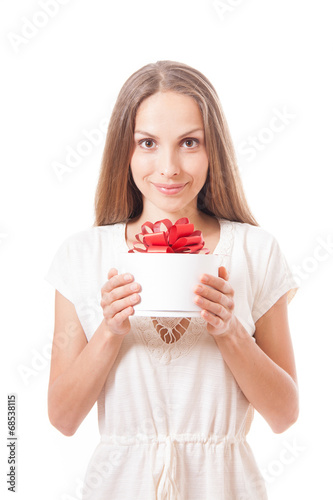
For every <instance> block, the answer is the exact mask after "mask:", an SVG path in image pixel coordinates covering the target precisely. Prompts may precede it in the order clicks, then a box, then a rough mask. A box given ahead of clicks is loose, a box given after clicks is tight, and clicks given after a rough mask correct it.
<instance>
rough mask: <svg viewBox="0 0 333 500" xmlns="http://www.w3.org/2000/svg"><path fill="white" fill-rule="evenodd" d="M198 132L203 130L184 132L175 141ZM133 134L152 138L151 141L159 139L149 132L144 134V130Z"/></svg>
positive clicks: (196, 129)
mask: <svg viewBox="0 0 333 500" xmlns="http://www.w3.org/2000/svg"><path fill="white" fill-rule="evenodd" d="M199 131H200V132H204V129H203V128H195V129H193V130H190V131H189V132H185V134H182V135H180V136H179V137H177V139H181V138H182V137H184V136H185V135H190V134H193V133H194V132H199ZM134 134H141V135H147V136H148V137H152V138H153V139H159V137H158V136H157V135H154V134H150V133H149V132H145V131H144V130H135V131H134Z"/></svg>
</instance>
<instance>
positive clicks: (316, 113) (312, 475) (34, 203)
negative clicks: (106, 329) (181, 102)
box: [0, 0, 333, 500]
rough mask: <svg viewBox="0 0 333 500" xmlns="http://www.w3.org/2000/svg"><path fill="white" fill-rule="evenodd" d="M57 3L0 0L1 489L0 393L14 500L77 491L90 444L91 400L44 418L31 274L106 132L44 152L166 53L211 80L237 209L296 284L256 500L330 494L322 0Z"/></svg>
mask: <svg viewBox="0 0 333 500" xmlns="http://www.w3.org/2000/svg"><path fill="white" fill-rule="evenodd" d="M54 1H55V0H54ZM44 3H45V4H46V3H47V2H46V0H45V2H44ZM51 3H52V2H50V4H51ZM55 3H56V5H58V7H59V8H58V11H57V12H56V11H55V9H54V8H53V11H54V12H53V14H52V16H51V14H49V15H48V14H44V15H43V14H41V12H44V13H45V9H43V8H42V7H41V5H42V4H43V1H42V0H41V1H33V0H29V1H27V0H25V1H23V0H20V1H16V2H11V1H10V0H2V2H1V7H0V9H1V12H0V18H1V48H0V50H1V61H2V64H1V66H2V77H1V85H2V90H1V139H2V141H1V142H2V147H1V153H2V161H1V185H0V190H1V191H0V200H1V211H0V259H1V297H0V299H1V341H2V349H1V358H2V359H1V368H2V370H3V371H2V375H1V401H0V409H1V420H0V426H1V433H2V434H1V436H2V437H1V442H0V448H1V453H0V457H1V478H0V480H1V481H0V482H1V493H2V492H5V494H7V495H9V493H8V492H6V484H5V483H6V473H7V472H8V464H7V448H6V420H7V413H6V401H7V393H12V392H14V393H16V394H17V398H18V421H17V423H18V443H17V444H18V448H17V453H18V482H17V494H16V497H15V498H17V499H27V498H34V499H35V500H45V499H47V500H66V499H67V500H68V499H70V500H74V499H75V500H78V499H79V498H80V497H79V495H78V494H77V493H78V488H77V486H78V485H79V484H80V482H81V481H82V480H83V477H84V473H85V470H86V467H87V464H88V461H89V459H90V456H91V454H92V452H93V450H94V448H95V446H96V444H97V442H98V438H99V435H98V428H97V411H96V405H95V406H94V408H93V409H92V411H91V412H90V414H89V415H88V417H87V418H86V419H85V421H84V422H83V423H82V425H81V426H80V428H79V429H78V431H77V432H76V434H75V435H74V436H73V437H65V436H63V435H62V434H61V433H60V432H59V431H57V430H56V429H55V428H53V427H52V426H51V424H50V423H49V420H48V416H47V384H48V376H49V353H50V347H51V341H52V335H53V319H54V317H53V315H54V290H53V289H52V287H51V286H50V285H49V284H48V283H47V282H46V281H44V275H45V274H46V271H47V269H48V267H49V265H50V262H51V260H52V258H53V256H54V254H55V252H56V250H57V248H58V247H59V245H60V243H61V242H62V241H63V240H64V239H65V238H66V237H67V236H69V235H71V234H73V233H75V232H77V231H80V230H83V229H87V228H88V227H91V226H92V224H93V220H94V214H93V198H94V192H95V187H96V183H97V179H98V173H99V166H100V161H101V155H102V151H103V145H104V139H103V142H101V143H100V144H99V145H93V146H92V147H91V151H90V153H89V154H87V155H86V156H85V157H83V156H81V159H80V161H79V162H78V165H77V166H76V167H75V168H74V169H72V170H71V171H70V172H67V173H66V174H64V175H63V176H62V178H61V180H60V179H59V177H57V175H56V173H55V170H54V162H59V163H65V160H66V154H67V153H68V151H69V148H74V149H76V148H77V146H78V144H79V142H80V141H82V140H84V139H85V135H84V131H88V132H89V131H91V130H93V129H96V128H98V127H99V126H100V123H101V121H102V120H105V119H106V120H108V119H109V117H110V114H111V111H112V107H113V103H114V101H115V99H116V96H117V94H118V92H119V90H120V87H121V86H122V84H123V83H124V81H125V80H126V79H127V78H128V77H129V76H130V75H131V74H132V73H133V72H134V71H135V70H137V69H139V68H140V67H142V66H143V65H145V64H147V63H149V62H155V61H157V60H163V59H171V60H175V61H181V62H184V63H187V64H189V65H192V66H194V67H195V68H197V69H199V70H200V71H201V72H203V73H204V74H205V75H206V76H207V77H208V78H209V79H210V80H211V82H212V84H213V85H214V87H215V88H216V90H217V92H218V94H219V96H220V99H221V103H222V106H223V109H224V112H225V114H226V117H227V120H228V123H229V126H230V129H231V133H232V137H233V140H234V143H235V146H236V149H237V152H238V161H239V167H240V169H241V172H242V179H243V183H244V189H245V192H246V195H247V198H248V201H249V204H250V207H251V208H252V210H253V213H254V215H255V217H256V218H257V220H258V222H259V224H260V225H261V226H262V227H263V228H265V229H266V230H268V231H270V232H271V233H272V234H274V235H275V237H276V238H277V239H278V241H279V243H280V246H281V248H282V250H283V251H284V253H285V255H286V257H287V260H288V262H289V264H290V266H291V268H292V269H293V270H294V273H295V275H296V274H297V276H301V277H300V279H299V280H300V285H301V288H300V289H299V291H298V292H297V294H296V296H295V298H294V299H293V301H292V302H291V304H290V306H289V317H290V329H291V333H292V337H293V344H294V350H295V356H296V361H297V368H298V378H299V386H300V400H301V413H300V417H299V420H298V421H297V423H296V424H294V425H293V426H292V427H291V428H290V429H288V431H286V432H285V433H283V434H280V435H277V434H273V432H272V431H271V430H270V428H269V426H268V424H267V423H266V422H265V421H264V420H263V419H262V417H261V416H260V415H259V414H258V413H256V415H255V420H254V423H253V426H252V428H251V431H250V434H249V442H250V444H251V446H252V449H253V451H254V454H255V456H256V459H257V462H258V464H259V467H260V468H261V470H262V471H263V472H264V474H265V477H266V478H267V488H268V492H269V498H270V500H278V499H281V498H283V499H284V500H292V499H294V498H303V499H304V498H319V499H322V498H330V496H331V494H332V486H331V485H332V482H331V477H332V468H331V465H332V459H331V449H332V433H331V420H332V414H331V412H330V404H331V397H332V396H331V395H332V391H331V384H330V381H331V380H332V371H331V368H330V363H331V358H332V354H331V348H332V340H331V337H332V321H331V316H332V292H331V283H330V280H328V279H327V277H328V276H331V277H332V276H333V275H332V267H333V265H332V262H333V249H332V239H333V228H332V221H331V216H332V201H331V190H332V183H331V182H330V180H331V170H332V145H331V144H332V143H331V135H332V126H331V125H332V111H333V110H332V97H331V96H332V88H333V82H332V72H331V56H332V35H331V33H332V27H331V16H330V7H331V5H330V2H329V1H323V0H318V1H317V2H313V1H308V0H306V1H305V0H302V1H301V0H294V1H292V2H291V1H290V0H280V1H279V2H276V1H274V2H273V1H268V0H243V1H242V0H238V1H237V0H226V1H225V2H222V1H221V2H220V7H217V6H216V5H214V2H213V1H203V0H201V1H200V0H191V1H190V0H178V1H174V0H168V2H157V1H156V0H155V1H150V0H142V1H141V2H140V1H134V0H127V1H124V2H120V1H119V2H112V1H102V0H95V1H94V2H93V1H90V2H89V1H86V0H81V1H78V0H71V1H65V0H62V5H60V2H59V3H57V2H56V1H55ZM53 4H54V2H53ZM30 23H34V24H35V25H38V26H39V27H36V26H35V28H33V25H31V24H30ZM42 24H44V25H43V26H41V25H42ZM20 37H21V38H20ZM28 37H29V38H28ZM276 110H277V111H278V112H280V113H282V112H284V113H287V116H289V118H287V119H285V122H286V123H284V124H283V122H281V121H280V122H279V123H280V127H281V130H280V131H279V132H273V133H271V132H269V131H267V127H269V126H270V123H272V122H271V120H272V118H273V117H274V116H275V113H276ZM265 129H266V130H265ZM250 137H252V138H253V137H254V138H256V140H258V141H259V146H260V151H259V150H254V154H253V155H251V161H249V159H250V155H249V154H245V153H244V143H246V142H248V141H249V140H251V139H249V138H250ZM265 141H266V143H265ZM252 156H253V158H252ZM323 242H324V243H323ZM325 242H328V243H326V244H325ZM329 242H331V243H329ZM325 245H326V246H325ZM110 266H111V263H110ZM23 370H24V371H25V372H26V375H25V377H24V376H23V375H22V373H23ZM28 370H30V372H27V371H28ZM27 373H28V374H27ZM290 449H292V450H293V451H292V452H291V451H290ZM288 450H289V451H288ZM76 490H77V491H76ZM2 498H3V496H2ZM6 498H7V496H6ZM8 498H12V496H8ZM203 500H209V499H203Z"/></svg>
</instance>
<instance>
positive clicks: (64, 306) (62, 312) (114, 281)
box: [48, 269, 140, 436]
mask: <svg viewBox="0 0 333 500" xmlns="http://www.w3.org/2000/svg"><path fill="white" fill-rule="evenodd" d="M108 278H109V280H108V281H107V282H106V283H105V285H104V286H103V288H102V301H101V306H102V308H103V315H104V319H103V321H102V322H101V324H100V325H99V327H98V328H97V330H96V332H95V333H94V334H93V336H92V338H91V339H90V341H89V342H87V339H86V336H85V334H84V331H83V329H82V326H81V323H80V321H79V318H78V316H77V314H76V310H75V307H74V305H73V304H72V302H70V301H69V300H67V299H66V298H65V297H64V296H63V295H61V294H60V293H59V292H58V291H56V298H55V328H54V337H53V346H52V357H51V370H50V379H49V389H48V414H49V419H50V422H51V423H52V425H53V426H54V427H56V428H57V429H58V430H59V431H60V432H62V433H63V434H65V435H66V436H72V435H73V434H74V433H75V432H76V430H77V428H78V427H79V426H80V424H81V422H82V421H83V420H84V418H85V417H86V416H87V414H88V413H89V411H90V410H91V408H92V406H93V405H94V403H95V402H96V400H97V398H98V396H99V394H100V392H101V390H102V388H103V385H104V383H105V381H106V378H107V376H108V374H109V372H110V370H111V368H112V366H113V364H114V362H115V360H116V358H117V355H118V352H119V349H120V347H121V344H122V342H123V339H124V336H125V335H126V334H127V333H129V331H130V322H129V316H130V315H132V314H133V312H134V310H133V307H132V305H134V304H135V303H137V302H138V301H139V300H140V296H139V295H138V294H137V293H136V292H137V291H139V290H140V287H139V285H137V284H134V283H131V282H132V281H133V277H130V279H129V280H126V279H125V278H126V276H124V275H118V272H117V271H116V270H115V269H111V270H110V271H109V274H108ZM131 285H135V286H136V290H134V291H133V290H132V289H131Z"/></svg>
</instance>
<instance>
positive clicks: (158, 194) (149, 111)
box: [131, 91, 208, 218]
mask: <svg viewBox="0 0 333 500" xmlns="http://www.w3.org/2000/svg"><path fill="white" fill-rule="evenodd" d="M134 143H135V145H134V151H133V155H132V158H131V171H132V175H133V179H134V182H135V184H136V186H137V187H138V189H139V190H140V191H141V193H142V197H143V214H144V215H146V214H149V216H150V217H152V216H155V217H157V218H158V217H160V216H162V215H163V214H165V213H169V214H173V215H174V216H179V217H186V216H189V215H190V214H195V213H197V212H198V210H197V196H198V193H199V192H200V190H201V188H202V187H203V185H204V183H205V180H206V177H207V172H208V156H207V152H206V146H205V136H204V127H203V121H202V117H201V113H200V109H199V106H198V105H197V103H196V101H195V100H194V99H192V98H191V97H189V96H184V95H181V94H177V93H175V92H170V91H168V92H158V93H156V94H154V95H152V96H150V97H148V98H147V99H145V100H144V101H143V102H142V103H141V105H140V106H139V108H138V111H137V115H136V122H135V130H134ZM173 218H174V217H173Z"/></svg>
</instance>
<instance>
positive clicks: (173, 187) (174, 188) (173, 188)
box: [152, 183, 186, 195]
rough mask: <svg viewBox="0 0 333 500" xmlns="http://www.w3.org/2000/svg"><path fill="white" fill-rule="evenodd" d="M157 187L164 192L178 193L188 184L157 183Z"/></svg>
mask: <svg viewBox="0 0 333 500" xmlns="http://www.w3.org/2000/svg"><path fill="white" fill-rule="evenodd" d="M152 184H153V185H154V186H155V187H156V189H157V190H158V191H159V192H160V193H163V194H169V195H170V194H177V193H180V191H181V190H182V189H183V188H184V187H185V186H186V184H155V183H152Z"/></svg>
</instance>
